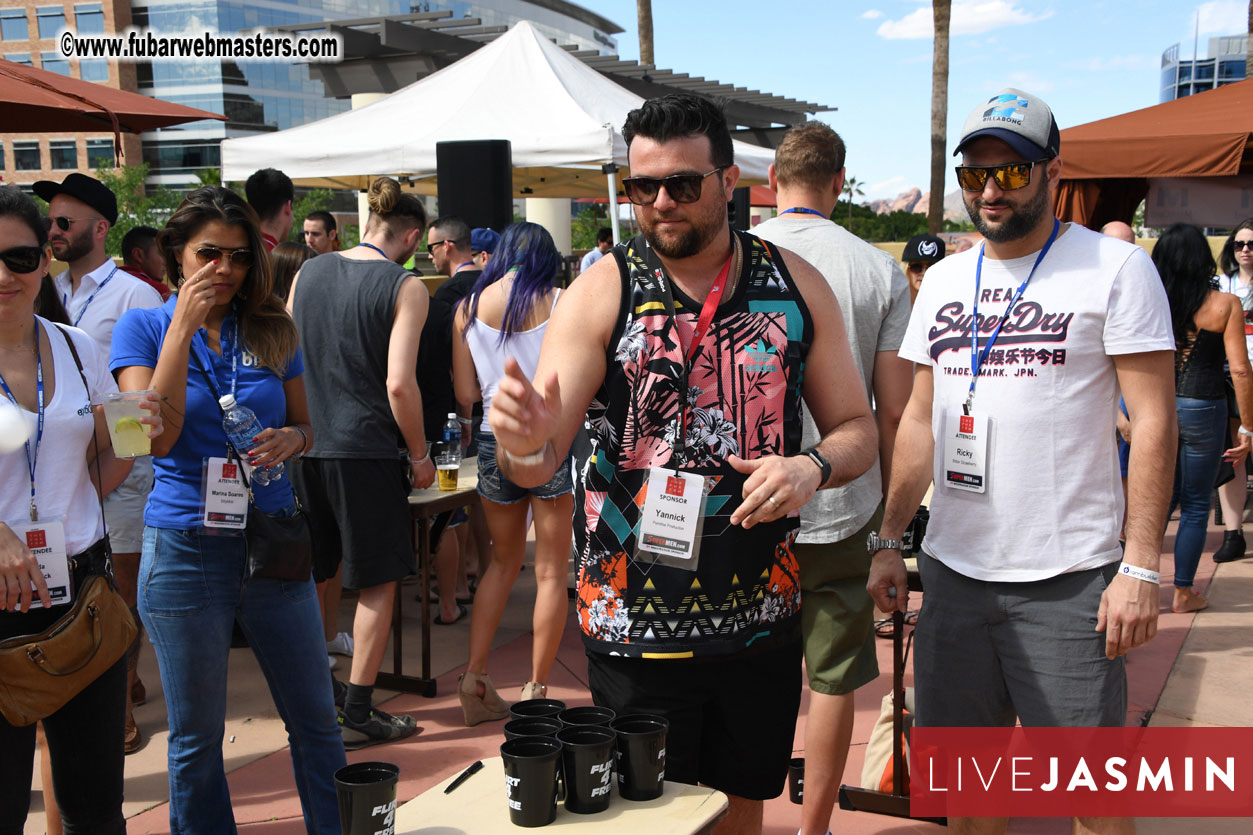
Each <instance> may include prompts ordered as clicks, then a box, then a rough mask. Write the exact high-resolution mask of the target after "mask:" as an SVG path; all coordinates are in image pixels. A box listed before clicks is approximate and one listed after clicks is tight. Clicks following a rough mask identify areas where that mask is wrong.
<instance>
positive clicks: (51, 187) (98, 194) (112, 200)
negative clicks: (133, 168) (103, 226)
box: [33, 172, 117, 226]
mask: <svg viewBox="0 0 1253 835" xmlns="http://www.w3.org/2000/svg"><path fill="white" fill-rule="evenodd" d="M33 189H34V192H35V194H37V195H39V196H40V197H42V198H43V199H44V200H47V201H48V202H49V203H51V202H52V198H54V197H56V196H57V195H58V194H64V195H65V196H67V197H73V198H74V199H75V200H79V201H82V202H83V203H86V204H87V205H88V206H91V208H93V209H95V210H96V211H97V212H98V213H99V214H100V216H101V217H102V218H104V219H105V220H107V221H109V225H110V226H112V225H113V224H115V223H117V197H116V196H115V195H114V194H113V192H112V191H110V190H109V187H108V186H106V185H105V184H104V183H102V182H100V181H99V180H97V179H96V178H95V177H88V176H87V175H86V174H79V173H77V172H75V173H73V174H70V175H69V176H68V177H66V178H65V179H64V180H62V181H61V182H59V183H58V182H55V181H54V180H40V181H39V182H37V183H35V185H34V186H33Z"/></svg>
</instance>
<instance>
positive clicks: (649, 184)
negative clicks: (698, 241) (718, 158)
mask: <svg viewBox="0 0 1253 835" xmlns="http://www.w3.org/2000/svg"><path fill="white" fill-rule="evenodd" d="M721 170H722V166H719V167H718V168H715V169H714V170H713V171H709V172H706V173H704V174H672V175H670V176H669V177H624V178H623V179H622V190H623V191H625V192H626V196H627V199H628V200H630V201H631V202H632V203H634V204H635V205H637V206H651V205H652V203H653V201H655V200H656V199H657V195H658V194H660V193H661V187H662V186H665V187H666V194H668V195H670V199H671V200H673V201H674V202H676V203H695V202H696V201H697V200H699V199H700V193H701V189H702V188H703V186H704V185H705V178H706V177H708V176H710V175H712V174H717V173H718V172H719V171H721Z"/></svg>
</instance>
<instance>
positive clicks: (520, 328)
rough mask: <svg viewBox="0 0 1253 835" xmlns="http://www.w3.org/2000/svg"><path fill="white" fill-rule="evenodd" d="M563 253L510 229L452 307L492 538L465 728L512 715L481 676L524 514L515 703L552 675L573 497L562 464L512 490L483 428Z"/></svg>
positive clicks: (528, 360)
mask: <svg viewBox="0 0 1253 835" xmlns="http://www.w3.org/2000/svg"><path fill="white" fill-rule="evenodd" d="M560 265H561V255H560V254H559V253H558V252H557V247H556V246H555V245H554V244H553V239H552V236H551V235H549V234H548V232H547V230H545V229H544V228H543V227H542V226H537V225H536V224H534V223H515V224H513V225H511V226H509V227H508V228H507V229H506V230H505V233H504V236H503V237H502V238H501V239H500V243H499V244H498V245H497V247H496V252H495V253H494V254H493V255H492V260H491V261H490V262H488V265H487V268H486V269H485V270H483V274H482V275H481V276H480V277H479V280H478V282H477V283H476V284H475V285H474V289H473V290H472V291H471V293H470V295H469V296H467V297H466V298H465V300H464V301H463V302H462V303H461V305H460V306H459V307H458V308H457V317H456V325H455V328H454V330H453V382H454V384H455V388H456V393H457V402H458V404H459V405H460V407H461V409H462V414H467V415H468V414H469V413H470V411H469V410H470V407H471V406H472V405H473V404H474V403H476V402H478V401H479V400H482V401H483V423H482V435H480V437H479V487H478V490H479V495H480V496H482V497H483V500H484V501H483V513H484V515H485V516H486V517H487V527H488V530H489V531H490V532H491V535H492V542H493V544H494V546H495V547H494V552H493V556H492V561H491V564H490V565H489V566H488V568H487V571H486V572H485V573H484V575H483V578H482V579H481V580H480V581H479V588H478V592H477V594H476V596H475V599H474V603H475V605H474V613H473V615H471V617H470V663H469V665H468V666H467V668H466V672H465V673H463V674H462V675H461V678H460V680H459V681H458V691H459V693H460V696H461V709H462V711H463V712H464V713H465V721H466V725H477V724H478V723H479V722H484V721H487V720H492V719H503V718H504V717H506V716H508V715H509V706H508V704H507V703H506V702H505V701H504V700H503V699H501V697H500V696H499V695H497V693H496V688H495V687H493V686H492V681H491V679H490V678H489V677H488V675H487V656H488V653H489V652H490V650H491V647H492V638H493V637H494V636H495V634H496V627H497V625H498V624H499V623H500V617H501V614H502V613H503V612H504V610H505V604H506V602H508V599H509V591H510V590H511V589H512V588H513V581H514V579H515V578H516V577H517V576H518V571H519V570H520V569H521V567H522V560H523V557H524V556H525V555H526V531H527V513H528V511H531V512H532V513H534V517H535V583H536V592H535V614H534V620H533V629H534V632H535V638H534V644H533V648H532V650H531V680H530V681H528V682H527V683H526V684H525V685H524V686H523V688H522V698H523V699H532V698H539V697H542V696H543V695H544V694H545V693H546V692H547V689H548V688H547V681H548V673H549V670H551V669H552V666H553V661H554V660H555V659H556V657H557V645H558V644H559V643H560V642H561V633H562V630H563V629H564V628H565V622H566V615H567V607H568V603H567V600H566V563H567V560H568V557H569V553H570V539H571V518H572V512H573V507H574V498H573V496H572V495H571V492H572V490H573V483H572V480H571V472H570V466H569V461H567V462H566V464H565V465H564V466H562V467H559V468H558V469H557V474H556V475H554V476H553V478H552V480H551V481H549V482H548V483H547V484H545V485H543V486H542V487H535V488H526V487H519V486H517V485H516V484H514V483H513V482H511V481H509V480H508V479H506V478H505V477H504V476H502V475H501V473H500V470H499V469H498V468H497V466H496V440H495V438H494V437H493V436H492V434H491V429H490V428H489V427H488V423H487V416H488V413H489V412H490V410H491V406H492V397H493V395H495V393H496V386H497V384H498V383H499V381H500V378H501V377H503V376H504V373H505V359H506V358H508V357H513V358H514V359H516V360H517V362H518V364H519V365H520V366H521V367H522V370H523V372H524V373H526V375H527V376H528V377H529V376H533V375H534V374H535V368H536V365H537V364H538V361H539V349H540V343H541V342H543V340H544V330H545V328H547V326H548V318H549V316H550V315H552V309H553V307H554V306H555V305H556V304H557V297H558V296H559V295H560V294H561V291H560V290H559V289H557V288H556V287H554V286H553V279H554V278H555V277H556V275H557V270H558V268H559V267H560Z"/></svg>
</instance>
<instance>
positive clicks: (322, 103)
mask: <svg viewBox="0 0 1253 835" xmlns="http://www.w3.org/2000/svg"><path fill="white" fill-rule="evenodd" d="M439 12H444V13H449V12H450V13H451V16H450V17H447V18H445V19H446V20H447V21H449V22H450V23H451V22H466V23H469V22H471V21H469V20H466V19H467V18H469V19H478V21H479V22H480V23H481V25H482V26H483V27H497V26H510V25H512V24H514V23H517V22H518V21H521V20H530V21H532V22H534V23H535V24H536V25H537V26H538V27H539V28H540V29H541V30H542V31H544V32H545V33H546V34H549V35H550V36H552V37H553V38H555V39H557V40H558V41H559V42H561V43H567V44H575V45H577V46H578V48H580V49H594V50H599V51H605V52H607V53H615V52H616V51H617V42H616V40H615V39H614V38H613V35H615V34H617V33H619V32H621V31H622V29H621V27H619V26H616V25H615V24H614V23H612V22H611V21H608V20H606V19H604V18H602V17H600V16H599V15H596V14H594V13H592V12H590V11H588V10H586V9H584V8H582V7H581V6H578V5H576V4H574V3H571V2H567V0H266V2H264V3H256V2H252V0H95V1H94V2H79V0H60V2H57V0H0V58H3V59H6V60H10V61H17V62H19V63H25V64H31V65H33V66H36V67H42V68H43V69H47V70H51V71H53V72H59V73H62V74H64V75H67V76H71V77H74V78H82V79H86V80H90V81H97V82H99V83H104V84H108V85H109V86H112V87H119V88H121V89H124V90H130V91H132V92H139V93H142V94H144V95H148V96H153V97H155V98H159V99H164V100H166V101H171V102H177V103H179V104H185V105H188V106H190V107H197V108H200V109H202V110H208V111H211V112H214V113H221V114H223V115H225V116H226V117H227V121H226V122H219V121H211V120H206V121H201V122H192V123H188V124H184V125H178V126H175V127H172V128H165V129H162V130H157V131H150V132H148V133H144V134H142V136H141V137H139V138H136V137H133V136H132V137H127V138H126V139H125V140H124V141H125V143H126V144H125V145H124V153H125V155H126V158H127V160H139V159H142V160H143V161H144V162H146V163H148V165H149V182H150V183H157V184H163V185H167V186H171V187H174V188H186V187H187V186H189V185H193V184H195V183H196V182H197V180H196V177H195V173H196V171H198V170H200V169H203V168H215V167H218V166H219V165H220V164H221V155H220V151H219V144H220V142H221V140H223V139H226V138H228V137H236V136H248V135H251V134H255V133H260V132H266V131H275V130H283V129H285V128H290V127H294V126H296V125H302V124H305V123H307V122H312V121H315V120H318V119H324V118H326V117H327V116H331V115H333V114H335V113H339V112H341V111H344V110H347V109H348V108H349V107H350V102H349V101H348V99H346V98H339V99H337V98H331V97H328V96H327V95H326V92H325V90H324V86H323V83H322V82H321V81H320V80H316V79H315V78H311V76H310V71H309V65H308V64H303V63H295V62H291V63H287V62H273V61H264V62H263V61H226V60H196V61H165V62H160V61H158V62H140V63H133V64H132V63H118V62H110V61H106V60H104V59H99V60H81V61H80V60H77V59H75V60H65V59H62V58H61V57H60V56H59V55H58V54H57V53H56V52H55V49H56V40H55V38H56V36H57V34H58V33H59V32H60V31H61V30H62V29H65V28H69V29H73V30H76V31H77V32H78V33H79V34H114V33H118V32H121V31H123V30H125V29H126V28H127V27H128V26H131V25H132V23H133V25H134V26H137V27H144V28H148V29H150V30H152V31H153V32H155V33H157V34H168V35H197V34H200V33H203V32H214V33H218V34H230V33H235V32H239V31H243V30H252V29H258V28H269V27H276V26H282V25H290V24H299V23H313V22H320V21H341V22H343V23H345V24H349V25H350V24H351V21H352V20H356V19H360V18H363V17H379V16H385V15H418V16H422V15H429V14H430V13H439ZM462 31H467V30H466V29H465V27H462ZM410 80H417V76H416V75H415V76H414V78H413V79H410ZM405 83H409V82H408V81H406V82H405ZM414 118H421V114H414ZM397 129H403V127H402V126H397ZM0 147H2V150H3V154H2V156H3V159H2V160H0V176H3V178H4V182H6V183H15V184H18V185H26V186H29V184H30V183H33V182H34V181H36V180H39V179H45V178H54V179H58V180H59V179H61V178H62V177H64V176H65V174H67V173H69V172H70V171H74V170H79V171H85V172H89V171H90V169H91V168H96V167H107V166H111V165H113V164H114V159H113V152H112V136H111V135H109V134H103V133H102V134H79V135H70V134H37V135H31V134H26V135H23V134H0ZM106 149H107V153H106Z"/></svg>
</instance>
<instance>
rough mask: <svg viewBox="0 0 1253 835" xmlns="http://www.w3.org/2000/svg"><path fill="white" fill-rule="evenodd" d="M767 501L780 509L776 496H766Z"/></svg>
mask: <svg viewBox="0 0 1253 835" xmlns="http://www.w3.org/2000/svg"><path fill="white" fill-rule="evenodd" d="M766 501H768V502H770V504H772V505H774V506H775V507H776V508H778V506H779V503H778V502H776V501H775V500H774V496H766Z"/></svg>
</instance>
